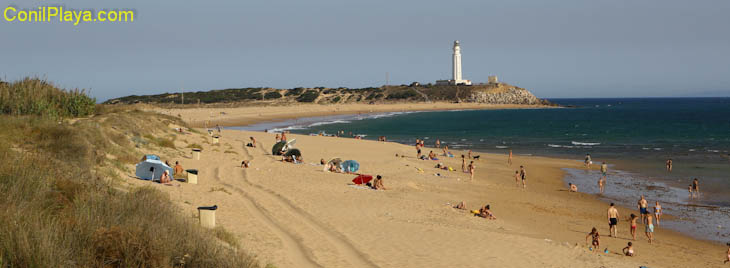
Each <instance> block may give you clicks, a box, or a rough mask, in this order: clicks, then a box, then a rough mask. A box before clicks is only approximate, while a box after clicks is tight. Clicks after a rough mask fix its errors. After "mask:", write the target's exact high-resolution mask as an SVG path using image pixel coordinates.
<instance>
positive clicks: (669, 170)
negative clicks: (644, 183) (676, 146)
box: [667, 158, 672, 172]
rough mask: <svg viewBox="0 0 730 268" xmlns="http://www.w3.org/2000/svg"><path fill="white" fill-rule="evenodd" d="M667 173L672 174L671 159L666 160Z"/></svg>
mask: <svg viewBox="0 0 730 268" xmlns="http://www.w3.org/2000/svg"><path fill="white" fill-rule="evenodd" d="M667 171H668V172H672V159H671V158H669V160H667Z"/></svg>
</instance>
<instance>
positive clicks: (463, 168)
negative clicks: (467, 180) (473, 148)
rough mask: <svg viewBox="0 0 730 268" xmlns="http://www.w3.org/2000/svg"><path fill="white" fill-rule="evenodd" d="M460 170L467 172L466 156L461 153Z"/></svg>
mask: <svg viewBox="0 0 730 268" xmlns="http://www.w3.org/2000/svg"><path fill="white" fill-rule="evenodd" d="M461 172H464V173H466V172H467V171H466V158H465V156H464V155H463V154H462V155H461Z"/></svg>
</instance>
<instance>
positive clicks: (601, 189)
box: [598, 177, 606, 194]
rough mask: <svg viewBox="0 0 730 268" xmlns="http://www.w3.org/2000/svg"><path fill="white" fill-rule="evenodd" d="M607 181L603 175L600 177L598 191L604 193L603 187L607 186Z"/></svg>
mask: <svg viewBox="0 0 730 268" xmlns="http://www.w3.org/2000/svg"><path fill="white" fill-rule="evenodd" d="M605 183H606V182H605V181H604V180H603V177H600V178H598V191H599V192H600V193H601V194H603V189H604V188H605Z"/></svg>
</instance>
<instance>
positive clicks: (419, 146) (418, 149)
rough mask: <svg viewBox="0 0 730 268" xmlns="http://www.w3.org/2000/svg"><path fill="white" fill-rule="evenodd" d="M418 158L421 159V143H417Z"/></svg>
mask: <svg viewBox="0 0 730 268" xmlns="http://www.w3.org/2000/svg"><path fill="white" fill-rule="evenodd" d="M416 153H417V155H416V158H418V159H421V143H420V142H416Z"/></svg>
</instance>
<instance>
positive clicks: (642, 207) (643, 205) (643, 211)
mask: <svg viewBox="0 0 730 268" xmlns="http://www.w3.org/2000/svg"><path fill="white" fill-rule="evenodd" d="M636 206H637V207H638V208H639V214H640V215H641V222H643V223H646V218H647V216H649V210H648V209H647V206H649V202H647V201H646V199H645V198H644V195H643V194H642V195H641V199H639V202H638V203H637V205H636Z"/></svg>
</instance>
